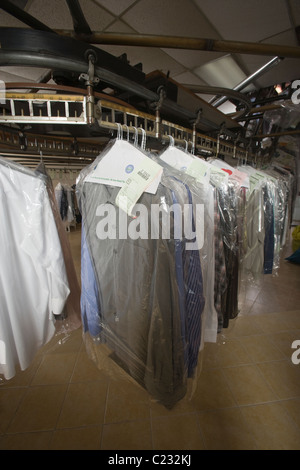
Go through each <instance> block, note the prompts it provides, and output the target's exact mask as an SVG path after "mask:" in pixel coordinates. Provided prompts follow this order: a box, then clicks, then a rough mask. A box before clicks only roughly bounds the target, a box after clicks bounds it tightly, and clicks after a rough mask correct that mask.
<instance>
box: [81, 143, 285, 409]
mask: <svg viewBox="0 0 300 470" xmlns="http://www.w3.org/2000/svg"><path fill="white" fill-rule="evenodd" d="M149 161H152V162H155V163H156V164H157V168H159V171H158V175H159V177H158V176H157V168H156V173H155V172H154V173H153V175H152V179H151V181H150V180H149V185H148V186H147V185H145V186H144V188H143V189H142V190H141V188H140V189H139V192H138V191H137V190H136V188H137V187H139V182H138V181H137V180H136V176H137V173H139V174H140V175H141V176H142V177H145V175H149V173H147V172H148V167H149V165H150V164H149ZM150 166H151V165H150ZM137 170H139V171H137ZM281 171H284V170H283V169H282V168H280V169H279V168H276V167H272V168H269V169H268V171H265V173H263V172H258V170H256V169H254V168H252V167H250V166H249V165H243V166H241V167H239V168H233V167H231V166H230V165H228V164H226V163H225V162H224V161H222V160H218V159H214V160H212V161H209V162H207V161H204V160H201V159H199V158H197V157H195V156H194V155H192V154H190V153H188V152H187V151H184V150H183V149H179V148H177V147H175V146H174V145H172V144H171V145H169V146H168V148H167V149H165V150H164V151H162V152H160V153H151V152H146V151H145V147H143V146H142V147H138V146H137V145H136V144H135V145H133V144H131V143H130V142H129V141H124V140H122V139H121V138H120V137H118V138H117V139H116V140H113V141H111V142H110V143H109V144H108V145H107V147H106V149H105V150H104V151H103V152H102V153H101V154H100V155H99V156H98V158H97V159H96V160H95V162H93V164H92V165H90V166H89V167H87V168H85V169H84V170H83V171H82V172H81V174H80V176H79V178H78V180H77V184H76V194H77V200H78V204H79V208H80V211H81V213H82V246H81V287H82V293H81V315H82V323H83V333H84V338H85V342H86V346H87V350H88V352H89V353H90V356H91V357H92V359H93V360H94V361H95V362H96V363H97V364H98V366H100V367H102V368H106V369H107V371H108V372H110V371H112V370H116V371H118V370H122V371H125V372H126V373H127V374H128V375H129V376H130V377H132V378H133V379H134V380H135V381H137V382H138V383H139V384H141V385H142V386H143V387H144V388H146V390H148V391H149V393H150V395H151V396H152V397H153V398H154V399H155V400H157V401H159V402H161V403H162V404H164V405H165V406H166V407H172V406H174V404H175V403H176V402H177V401H179V400H180V399H182V398H183V397H184V396H185V395H186V393H187V390H188V386H189V381H190V380H191V381H194V380H196V378H197V374H198V372H199V366H200V363H199V353H200V352H201V351H202V350H203V348H204V344H205V343H206V342H215V341H216V339H217V334H218V333H219V332H220V331H222V329H223V328H226V327H228V324H229V321H230V319H233V318H235V317H236V316H237V315H238V300H239V289H240V283H241V279H242V278H243V279H245V278H246V279H250V278H251V279H256V278H257V275H261V274H263V273H272V272H274V270H275V269H277V267H278V254H279V251H280V248H281V247H282V245H283V244H284V237H285V235H284V231H286V229H287V224H288V215H287V207H288V205H289V204H290V189H289V188H290V186H289V184H290V183H291V178H292V176H291V175H286V180H285V181H284V182H282V178H281V176H279V173H280V172H281ZM150 173H151V172H150ZM259 173H260V177H259V178H258V176H257V175H258V174H259ZM254 174H255V176H253V175H254ZM257 178H258V180H259V182H258V183H257V182H256V179H257ZM155 182H156V186H155V184H154V183H155ZM153 185H154V187H155V188H154V190H153ZM125 187H126V191H125V192H124V188H125ZM136 191H137V192H136ZM132 193H134V196H133V199H132V201H131V202H132V203H131V205H130V208H131V210H127V209H128V207H127V206H122V205H121V204H120V194H126V195H127V196H128V195H129V196H130V197H131V196H132ZM154 207H156V208H159V214H160V215H159V218H155V217H153V214H154V211H153V208H154ZM175 207H176V208H179V212H176V210H174V208H175ZM187 220H189V221H190V232H189V234H187V233H186V232H185V231H181V232H180V233H178V231H177V232H176V228H177V227H178V226H180V227H182V226H183V225H184V223H185V222H187ZM166 224H169V225H168V228H169V232H168V237H165V236H164V235H163V233H164V229H165V227H166ZM197 229H198V230H197ZM153 234H155V236H153ZM257 235H258V237H257ZM193 237H194V238H193ZM191 241H192V244H191ZM276 256H277V258H276ZM107 358H109V359H107ZM114 365H116V366H117V368H116V369H114Z"/></svg>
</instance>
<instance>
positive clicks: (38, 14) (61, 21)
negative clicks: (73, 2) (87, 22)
mask: <svg viewBox="0 0 300 470" xmlns="http://www.w3.org/2000/svg"><path fill="white" fill-rule="evenodd" d="M26 10H27V11H28V13H30V15H32V16H34V17H35V18H36V19H38V20H39V21H41V22H42V23H44V24H45V25H47V26H49V28H54V29H73V21H72V17H71V15H70V13H69V9H68V7H67V3H66V2H62V1H61V0H51V1H50V2H49V1H47V2H45V1H44V0H33V1H32V2H31V3H29V8H28V9H27V8H26Z"/></svg>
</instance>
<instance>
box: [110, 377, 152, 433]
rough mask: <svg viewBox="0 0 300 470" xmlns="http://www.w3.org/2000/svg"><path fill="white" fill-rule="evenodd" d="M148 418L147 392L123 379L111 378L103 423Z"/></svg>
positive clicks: (148, 403)
mask: <svg viewBox="0 0 300 470" xmlns="http://www.w3.org/2000/svg"><path fill="white" fill-rule="evenodd" d="M145 419H150V401H149V396H148V393H147V392H146V391H145V390H142V389H141V388H140V387H139V386H138V385H135V384H133V383H131V382H129V381H125V380H111V381H110V384H109V389H108V398H107V405H106V412H105V424H108V423H116V422H120V421H135V420H145Z"/></svg>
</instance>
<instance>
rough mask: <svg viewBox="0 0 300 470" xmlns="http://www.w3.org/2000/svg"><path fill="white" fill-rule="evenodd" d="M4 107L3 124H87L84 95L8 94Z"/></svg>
mask: <svg viewBox="0 0 300 470" xmlns="http://www.w3.org/2000/svg"><path fill="white" fill-rule="evenodd" d="M5 101H6V103H5V106H2V113H1V118H0V119H1V122H3V123H16V122H18V123H22V122H26V123H30V124H42V123H56V124H57V123H63V124H87V122H88V121H87V114H86V97H85V96H83V95H80V96H79V95H61V94H39V93H28V94H26V93H7V94H6V97H5Z"/></svg>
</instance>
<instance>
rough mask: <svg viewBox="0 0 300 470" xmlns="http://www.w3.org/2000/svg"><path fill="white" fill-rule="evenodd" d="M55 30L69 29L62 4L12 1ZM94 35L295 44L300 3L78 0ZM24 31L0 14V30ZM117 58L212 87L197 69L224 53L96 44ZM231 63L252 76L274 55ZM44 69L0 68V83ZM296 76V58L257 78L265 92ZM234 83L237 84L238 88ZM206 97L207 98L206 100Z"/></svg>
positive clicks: (299, 65)
mask: <svg viewBox="0 0 300 470" xmlns="http://www.w3.org/2000/svg"><path fill="white" fill-rule="evenodd" d="M12 2H13V3H15V4H16V5H19V6H22V7H23V6H24V5H25V10H26V11H27V12H28V13H30V14H31V15H32V16H34V17H35V18H37V19H38V20H40V21H41V22H43V23H44V24H46V25H47V26H49V27H50V28H53V29H73V22H72V17H71V14H70V12H69V9H68V6H67V3H66V1H65V0H28V1H26V0H12ZM80 4H81V8H82V11H83V13H84V15H85V18H86V20H87V22H88V24H89V26H90V28H91V30H92V31H98V32H114V33H139V34H151V35H152V34H153V35H169V36H185V37H194V38H211V39H219V40H220V39H223V40H232V41H244V42H257V43H269V44H278V45H286V46H299V43H298V41H297V36H296V32H295V27H296V26H299V25H300V0H247V1H241V0H80ZM1 26H14V27H27V26H26V25H24V24H23V23H21V22H20V21H18V20H17V19H15V18H13V17H12V16H11V15H9V14H8V13H6V12H4V11H3V10H0V27H1ZM97 47H100V48H102V49H104V50H105V51H108V52H109V53H111V54H113V55H115V56H120V55H122V54H123V53H126V54H127V58H128V60H129V62H130V64H131V65H135V64H137V63H140V62H141V63H142V64H143V72H144V73H146V74H147V73H150V72H153V71H154V70H160V71H162V72H163V73H165V74H167V73H169V75H170V77H171V78H173V79H174V80H176V81H177V82H179V83H182V84H189V85H205V84H207V85H212V83H208V82H207V81H204V80H203V79H201V78H199V76H197V75H196V73H195V70H196V69H197V68H199V67H200V66H202V65H204V64H206V63H207V62H211V61H214V60H216V59H218V58H220V57H223V56H225V55H227V54H226V53H216V52H204V51H195V50H180V49H157V48H151V47H150V48H148V47H133V46H130V47H129V46H122V45H120V46H108V45H104V46H99V45H98V46H97ZM233 59H234V60H235V62H236V63H237V64H238V66H239V67H240V68H241V69H242V72H243V73H244V76H245V77H246V76H249V75H250V74H252V73H254V72H255V71H256V70H258V69H259V68H260V67H262V66H263V65H264V64H266V63H267V62H269V61H270V59H272V56H260V55H257V56H256V55H248V54H236V55H234V56H233ZM43 73H44V71H43V70H40V69H39V70H37V69H31V68H24V67H22V68H20V67H2V68H1V69H0V79H1V80H4V81H7V80H9V81H29V80H32V81H38V80H39V77H40V76H41V75H42V74H43ZM299 78H300V60H299V59H285V60H284V61H283V62H282V63H280V64H279V65H277V66H276V67H273V68H272V69H271V70H270V71H269V72H267V73H265V74H264V75H263V76H262V77H261V78H259V79H258V80H257V81H256V82H255V85H256V87H257V88H263V87H267V86H271V85H274V84H276V83H282V82H288V81H292V80H295V79H299ZM237 84H238V83H236V85H237ZM234 86H235V85H234ZM207 99H209V97H207Z"/></svg>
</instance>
